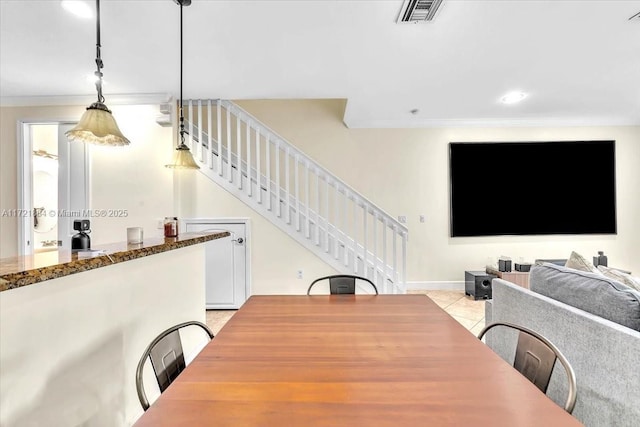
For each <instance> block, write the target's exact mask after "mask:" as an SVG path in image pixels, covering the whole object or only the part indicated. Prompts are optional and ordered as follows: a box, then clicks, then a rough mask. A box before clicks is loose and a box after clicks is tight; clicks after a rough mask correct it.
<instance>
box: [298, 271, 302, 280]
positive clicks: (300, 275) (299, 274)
mask: <svg viewBox="0 0 640 427" xmlns="http://www.w3.org/2000/svg"><path fill="white" fill-rule="evenodd" d="M297 274H298V279H302V270H298V272H297Z"/></svg>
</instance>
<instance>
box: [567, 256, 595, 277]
mask: <svg viewBox="0 0 640 427" xmlns="http://www.w3.org/2000/svg"><path fill="white" fill-rule="evenodd" d="M564 266H565V267H569V268H573V269H575V270H581V271H590V272H592V273H600V272H599V271H598V268H597V267H596V266H595V265H593V263H592V262H590V261H589V260H588V259H586V258H585V257H583V256H582V255H580V254H579V253H577V252H575V251H573V252H571V256H569V259H568V260H567V262H566V264H565V265H564Z"/></svg>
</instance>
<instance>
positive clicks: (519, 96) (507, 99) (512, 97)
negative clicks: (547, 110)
mask: <svg viewBox="0 0 640 427" xmlns="http://www.w3.org/2000/svg"><path fill="white" fill-rule="evenodd" d="M526 97H527V94H526V93H524V92H517V91H514V92H509V93H508V94H506V95H505V96H503V97H502V98H500V102H502V103H503V104H515V103H517V102H520V101H522V100H523V99H525V98H526Z"/></svg>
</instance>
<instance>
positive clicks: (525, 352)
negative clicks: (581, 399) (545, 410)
mask: <svg viewBox="0 0 640 427" xmlns="http://www.w3.org/2000/svg"><path fill="white" fill-rule="evenodd" d="M496 326H503V327H506V328H511V329H515V330H517V331H518V343H517V345H516V356H515V360H514V362H513V367H514V368H515V369H516V370H518V371H519V372H520V373H521V374H522V375H524V376H525V377H526V378H527V379H528V380H529V381H531V382H532V383H533V384H534V385H535V386H536V387H538V388H539V389H540V391H542V392H543V393H545V394H546V393H547V387H548V386H549V381H550V379H551V374H552V373H553V367H554V365H555V363H556V360H559V361H560V363H561V364H562V366H563V367H564V370H565V372H566V374H567V379H568V382H569V391H568V395H567V401H566V403H565V405H564V409H565V411H567V412H568V413H570V414H571V413H572V412H573V407H574V406H575V404H576V393H577V384H576V375H575V373H574V371H573V368H572V367H571V364H569V361H568V360H567V358H566V357H565V356H564V355H563V354H562V352H561V351H560V350H559V349H558V348H557V347H556V346H555V345H554V344H553V343H552V342H551V341H549V340H548V339H547V338H545V337H543V336H542V335H540V334H539V333H537V332H535V331H532V330H531V329H528V328H525V327H523V326H520V325H516V324H513V323H507V322H494V323H491V324H489V325H487V326H486V327H485V328H484V329H482V331H480V333H479V334H478V339H480V340H482V338H483V337H484V335H485V334H486V333H487V332H488V331H489V330H490V329H493V328H495V327H496Z"/></svg>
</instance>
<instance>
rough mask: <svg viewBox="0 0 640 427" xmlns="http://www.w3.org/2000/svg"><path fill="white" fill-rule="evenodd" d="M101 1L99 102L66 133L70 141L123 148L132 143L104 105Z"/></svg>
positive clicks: (98, 25) (97, 36) (97, 85)
mask: <svg viewBox="0 0 640 427" xmlns="http://www.w3.org/2000/svg"><path fill="white" fill-rule="evenodd" d="M101 47H102V46H101V44H100V0H96V65H97V67H98V69H97V71H96V72H95V73H94V74H95V75H96V77H97V79H96V90H97V92H98V101H97V102H94V103H93V104H91V105H90V106H89V107H87V111H85V112H84V114H83V115H82V117H81V118H80V122H79V123H78V124H77V125H76V126H75V127H74V128H73V129H71V130H69V131H67V132H65V135H66V136H67V138H69V140H70V141H78V142H86V143H90V144H96V145H108V146H122V145H129V144H130V142H129V140H128V139H127V138H125V136H124V135H123V134H122V132H121V131H120V128H118V124H117V123H116V120H115V119H114V118H113V116H112V115H111V110H109V109H108V108H107V106H106V105H105V104H104V96H102V68H103V63H102V58H101V57H100V48H101Z"/></svg>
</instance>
